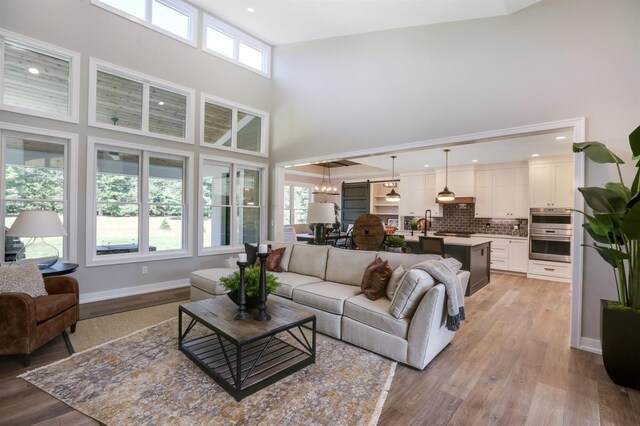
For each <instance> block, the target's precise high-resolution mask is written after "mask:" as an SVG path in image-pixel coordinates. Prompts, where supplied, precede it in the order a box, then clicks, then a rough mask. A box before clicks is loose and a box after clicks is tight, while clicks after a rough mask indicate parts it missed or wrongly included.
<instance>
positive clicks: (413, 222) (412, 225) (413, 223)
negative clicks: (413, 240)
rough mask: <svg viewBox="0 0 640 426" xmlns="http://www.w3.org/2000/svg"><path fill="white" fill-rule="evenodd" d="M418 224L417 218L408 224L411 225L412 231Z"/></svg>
mask: <svg viewBox="0 0 640 426" xmlns="http://www.w3.org/2000/svg"><path fill="white" fill-rule="evenodd" d="M418 225H419V222H418V221H417V220H415V219H414V220H412V221H410V222H409V226H410V227H411V230H412V231H415V230H417V229H418Z"/></svg>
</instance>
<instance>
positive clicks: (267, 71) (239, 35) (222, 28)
mask: <svg viewBox="0 0 640 426" xmlns="http://www.w3.org/2000/svg"><path fill="white" fill-rule="evenodd" d="M207 28H211V29H214V30H216V31H218V32H221V33H223V34H225V35H227V36H229V37H231V38H232V39H233V57H232V58H230V57H228V56H226V55H223V54H222V53H218V52H216V51H215V50H213V49H210V48H209V47H207ZM239 43H242V44H246V45H247V46H249V47H252V48H254V49H256V50H257V51H259V52H261V53H262V69H260V70H258V69H256V68H253V67H251V66H249V65H246V64H244V63H242V62H240V60H239V54H238V52H239ZM202 50H203V51H205V52H207V53H209V54H211V55H213V56H217V57H218V58H220V59H224V60H225V61H227V62H231V63H232V64H235V65H238V66H239V67H242V68H244V69H246V70H249V71H253V72H255V73H256V74H259V75H261V76H263V77H266V78H271V46H269V45H268V44H267V43H265V42H263V41H260V40H258V39H257V38H255V37H252V36H250V35H249V34H247V33H245V32H243V31H240V30H239V29H237V28H235V27H233V26H231V25H229V24H227V23H226V22H223V21H221V20H220V19H217V18H215V17H213V16H211V15H209V14H207V13H204V12H203V18H202Z"/></svg>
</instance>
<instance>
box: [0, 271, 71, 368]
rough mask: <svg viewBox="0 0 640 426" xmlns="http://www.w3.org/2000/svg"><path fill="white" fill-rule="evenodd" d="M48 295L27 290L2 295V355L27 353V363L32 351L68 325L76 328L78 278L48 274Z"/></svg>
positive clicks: (46, 280) (46, 283)
mask: <svg viewBox="0 0 640 426" xmlns="http://www.w3.org/2000/svg"><path fill="white" fill-rule="evenodd" d="M44 285H45V288H46V289H47V293H48V296H40V297H35V298H34V297H31V296H29V295H27V294H25V293H1V294H0V355H16V354H20V355H23V356H24V359H23V362H24V365H25V366H27V365H29V364H30V363H31V353H32V352H33V351H35V350H36V349H38V348H39V347H40V346H42V345H44V344H45V343H47V342H48V341H49V340H51V339H53V338H54V337H56V336H57V335H59V334H60V333H62V332H63V331H65V330H66V329H67V328H68V327H71V332H72V333H74V332H75V331H76V323H77V322H78V317H79V311H80V305H79V293H78V281H77V280H76V279H75V278H73V277H70V276H54V277H46V278H45V279H44Z"/></svg>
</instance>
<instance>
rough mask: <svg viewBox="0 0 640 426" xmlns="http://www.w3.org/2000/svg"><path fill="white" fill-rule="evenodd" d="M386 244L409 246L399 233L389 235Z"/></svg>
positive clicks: (387, 245) (388, 245) (390, 245)
mask: <svg viewBox="0 0 640 426" xmlns="http://www.w3.org/2000/svg"><path fill="white" fill-rule="evenodd" d="M384 245H385V246H386V247H401V248H404V247H406V246H407V242H406V241H405V240H404V238H402V237H401V236H399V235H387V238H386V239H385V240H384Z"/></svg>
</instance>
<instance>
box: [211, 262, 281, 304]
mask: <svg viewBox="0 0 640 426" xmlns="http://www.w3.org/2000/svg"><path fill="white" fill-rule="evenodd" d="M220 282H221V283H222V285H223V287H224V288H226V289H227V290H229V291H235V292H237V291H238V289H239V288H240V271H235V272H234V273H233V274H231V275H228V276H226V277H222V278H220ZM278 287H280V282H279V281H278V279H277V278H276V277H275V276H274V275H273V274H271V273H269V272H267V293H273V292H274V291H276V289H277V288H278ZM244 292H245V294H246V295H247V296H248V297H253V296H258V295H259V294H260V268H259V267H256V266H250V267H248V268H246V269H245V270H244Z"/></svg>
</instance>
